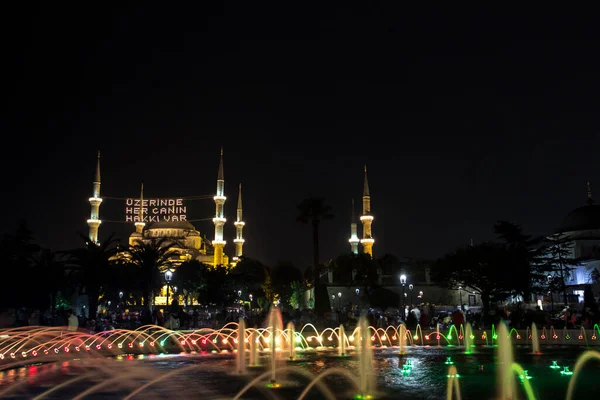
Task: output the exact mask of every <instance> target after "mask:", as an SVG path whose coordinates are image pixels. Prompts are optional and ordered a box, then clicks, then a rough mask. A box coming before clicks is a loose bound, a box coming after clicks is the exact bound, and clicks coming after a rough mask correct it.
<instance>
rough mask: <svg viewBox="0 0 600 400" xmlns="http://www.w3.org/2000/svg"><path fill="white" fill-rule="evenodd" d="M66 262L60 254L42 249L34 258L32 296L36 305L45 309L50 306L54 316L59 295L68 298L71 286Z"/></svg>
mask: <svg viewBox="0 0 600 400" xmlns="http://www.w3.org/2000/svg"><path fill="white" fill-rule="evenodd" d="M65 263H66V260H65V259H64V257H61V256H60V255H59V254H58V253H56V252H53V251H52V250H49V249H40V251H39V252H38V253H37V254H36V255H35V256H34V257H33V264H32V269H33V270H32V274H33V276H36V277H37V279H36V282H35V283H34V285H33V286H34V289H33V290H32V292H31V293H30V296H32V297H34V298H35V299H36V300H34V303H36V305H38V306H43V307H44V308H45V307H46V306H47V305H48V304H49V305H50V309H51V311H52V314H54V310H55V307H56V304H57V295H58V293H61V294H62V295H63V296H64V295H65V294H66V295H67V296H68V294H70V293H68V292H69V288H70V287H72V286H71V285H69V283H70V282H69V281H68V279H69V278H70V277H69V276H68V275H67V271H66V268H65Z"/></svg>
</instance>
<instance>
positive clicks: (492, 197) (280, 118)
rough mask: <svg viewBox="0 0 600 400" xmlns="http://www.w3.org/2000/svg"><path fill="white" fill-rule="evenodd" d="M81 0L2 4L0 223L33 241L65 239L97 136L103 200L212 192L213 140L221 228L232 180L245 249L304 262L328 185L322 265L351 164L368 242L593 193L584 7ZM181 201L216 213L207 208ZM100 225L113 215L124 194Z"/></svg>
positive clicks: (594, 155) (432, 248)
mask: <svg viewBox="0 0 600 400" xmlns="http://www.w3.org/2000/svg"><path fill="white" fill-rule="evenodd" d="M85 3H86V4H87V5H86V6H79V7H73V5H72V4H71V5H69V6H67V5H64V6H63V5H62V4H61V2H42V3H40V4H37V5H36V4H35V3H33V4H31V3H28V4H27V5H23V6H21V8H15V9H12V10H8V9H6V10H5V13H4V18H3V23H2V25H3V28H2V29H3V32H2V40H3V42H4V46H3V64H4V66H5V67H6V66H8V67H9V68H7V69H4V72H3V73H2V79H3V81H4V82H3V85H2V87H3V93H4V95H5V99H6V100H7V106H5V107H3V116H2V120H1V124H2V125H0V129H1V130H2V138H3V145H2V157H1V163H2V170H3V172H4V173H3V174H2V179H3V185H2V187H3V191H2V192H3V193H2V204H1V206H2V208H1V209H2V212H3V214H4V215H3V216H2V218H1V225H0V228H1V230H2V231H7V230H10V229H12V228H13V227H14V225H15V221H16V220H17V218H19V217H24V218H26V219H27V221H28V222H29V224H30V226H31V228H32V229H33V230H34V231H35V234H36V237H37V238H38V239H39V241H40V242H41V243H42V244H43V245H46V246H51V247H52V248H55V249H64V248H69V247H74V246H77V245H79V238H78V237H77V235H76V232H77V231H81V232H87V226H86V224H85V220H86V219H87V218H88V217H89V204H88V202H87V199H88V197H90V196H91V193H92V192H91V191H92V177H93V173H94V165H95V158H96V152H97V150H100V151H101V152H102V193H103V195H104V196H109V197H128V196H137V195H138V193H139V186H140V183H141V182H142V181H143V182H144V186H145V195H146V196H147V197H176V196H196V195H198V196H199V195H208V194H213V193H214V192H215V188H216V174H217V165H218V156H219V149H220V147H221V146H223V147H224V149H225V190H226V195H227V196H228V201H227V203H226V216H227V217H228V219H229V221H230V222H232V221H233V220H234V217H235V200H236V189H237V185H238V183H239V182H242V183H243V185H244V215H245V220H246V228H245V230H244V235H245V237H246V245H245V253H246V254H247V255H248V256H250V257H253V258H258V259H260V260H262V261H263V262H265V263H267V264H273V263H275V262H277V261H278V260H290V261H292V262H294V263H295V264H296V265H298V266H299V267H302V268H304V267H305V266H308V265H309V264H310V262H311V261H310V260H311V252H312V248H311V236H310V228H309V226H305V225H301V224H299V223H297V222H296V221H295V218H296V205H297V204H298V203H299V202H300V201H301V200H302V199H303V198H305V197H307V196H309V195H315V196H323V197H325V198H326V200H327V202H328V203H329V204H331V206H332V207H333V209H334V213H335V215H336V219H335V220H334V221H330V222H327V223H324V224H323V227H322V244H321V248H322V254H321V259H322V260H326V259H328V258H332V257H335V256H336V255H339V254H341V253H343V252H345V251H348V249H349V246H348V237H349V229H350V226H349V223H350V211H351V210H350V203H351V199H352V198H355V199H356V201H357V204H359V202H360V196H361V194H362V181H363V172H362V171H363V165H364V164H367V165H368V169H369V180H370V184H371V194H372V211H373V214H374V216H375V220H374V222H373V234H374V237H375V239H376V242H375V246H374V252H375V255H376V256H381V255H383V254H384V253H392V254H395V255H398V256H419V257H429V258H433V257H437V256H440V255H442V254H443V253H444V252H446V251H448V250H451V249H452V248H454V247H455V246H457V245H460V244H465V243H468V242H469V240H470V239H471V238H473V239H474V241H475V242H479V241H483V240H488V239H492V238H493V233H492V226H493V224H494V222H495V221H496V220H498V219H509V220H514V221H516V222H518V223H520V224H522V225H523V226H524V228H525V230H526V231H527V232H529V233H533V234H542V233H548V232H551V231H553V230H554V229H555V228H557V226H558V225H559V224H560V221H561V220H562V218H563V217H564V216H565V215H566V214H567V213H568V212H569V211H570V210H571V209H573V208H575V207H577V206H580V205H583V204H584V202H585V200H586V189H585V182H586V181H588V180H589V181H591V183H592V189H593V190H594V189H596V190H597V192H598V197H600V176H599V171H600V161H599V158H598V149H599V148H600V146H599V145H600V135H599V134H598V132H599V127H598V117H599V116H600V115H599V114H600V113H599V110H600V109H599V105H600V104H599V103H600V99H599V97H598V93H599V89H600V81H599V77H600V60H599V58H598V54H599V49H600V40H599V39H600V34H599V32H598V29H597V26H598V24H597V21H595V20H594V19H593V17H594V13H592V12H590V10H585V9H583V8H581V9H568V8H565V6H564V4H563V5H562V6H561V7H562V8H560V9H549V8H546V9H541V8H537V9H535V10H527V9H524V8H522V7H521V8H519V9H509V8H497V9H491V8H490V9H483V8H482V9H476V8H472V7H471V8H464V9H459V8H455V7H454V8H447V9H446V8H429V9H427V8H414V7H413V8H409V7H407V6H402V7H398V8H385V7H376V6H371V7H367V6H364V8H360V9H359V8H357V9H352V8H328V7H326V6H323V5H321V6H319V7H316V8H315V7H312V6H309V5H305V4H304V3H293V4H295V6H294V7H291V6H290V8H277V7H273V6H269V7H265V8H260V7H259V6H258V5H257V3H256V2H241V3H240V4H234V3H230V2H227V5H214V4H212V3H213V2H194V3H195V4H196V6H195V7H191V6H190V7H183V6H176V5H171V3H168V2H166V3H165V2H160V3H157V4H161V6H160V7H159V6H150V5H146V6H144V7H139V8H135V7H133V6H127V7H125V6H123V7H121V8H110V7H109V6H107V5H105V4H103V5H102V6H100V5H96V6H95V7H92V4H93V3H89V4H88V3H87V2H85ZM204 3H211V4H212V5H211V6H210V7H209V6H206V5H204ZM219 3H220V2H219ZM284 3H287V2H284ZM73 4H74V3H73ZM144 4H151V2H148V3H146V2H144ZM544 7H547V6H544ZM187 205H188V210H189V212H188V213H189V214H190V215H189V217H190V218H209V217H212V216H213V214H214V203H213V202H212V200H197V201H193V202H188V203H187ZM101 217H102V219H104V220H119V219H123V218H124V215H123V203H122V202H120V201H119V200H110V199H108V200H105V202H104V203H103V205H102V208H101ZM196 225H197V228H198V229H199V230H200V231H201V232H202V233H206V234H207V236H209V237H212V236H213V226H212V222H210V221H208V222H200V223H197V224H196ZM133 229H134V228H133V226H132V225H129V224H124V223H108V222H107V223H105V224H102V226H101V229H100V236H101V238H106V237H107V236H108V234H110V233H111V232H116V233H118V234H119V235H121V236H122V237H126V235H127V234H129V233H130V232H131V231H133ZM233 232H234V228H233V225H232V224H229V225H228V226H227V228H226V236H227V237H226V239H227V240H228V246H227V249H226V251H227V252H228V253H229V254H231V253H232V252H233V243H232V239H233Z"/></svg>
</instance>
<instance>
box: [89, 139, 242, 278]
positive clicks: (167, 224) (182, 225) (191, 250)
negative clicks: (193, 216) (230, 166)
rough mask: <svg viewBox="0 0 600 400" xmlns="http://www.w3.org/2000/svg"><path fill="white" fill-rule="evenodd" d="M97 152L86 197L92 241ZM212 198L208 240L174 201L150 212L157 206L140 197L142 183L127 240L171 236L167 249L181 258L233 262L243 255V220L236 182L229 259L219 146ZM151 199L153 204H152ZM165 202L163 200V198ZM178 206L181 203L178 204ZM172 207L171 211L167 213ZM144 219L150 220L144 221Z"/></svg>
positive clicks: (97, 203) (96, 224)
mask: <svg viewBox="0 0 600 400" xmlns="http://www.w3.org/2000/svg"><path fill="white" fill-rule="evenodd" d="M100 184H101V179H100V153H99V152H98V160H97V163H96V173H95V176H94V182H93V196H92V197H90V199H89V202H90V205H91V215H90V219H88V220H87V224H88V226H89V238H90V240H92V241H93V242H96V243H97V242H98V230H99V227H100V224H101V223H102V221H101V220H100V205H101V204H102V198H101V197H100ZM213 199H214V202H215V216H214V218H213V223H214V227H215V230H214V239H212V240H210V239H208V238H207V237H206V236H202V235H200V232H199V231H198V230H197V229H196V228H195V227H194V225H192V223H191V222H189V221H187V220H186V217H185V215H177V212H176V211H174V210H175V207H176V206H175V205H171V204H170V203H167V204H165V205H166V207H162V208H160V211H161V214H162V211H163V210H164V211H165V215H164V216H163V215H158V216H157V215H151V214H152V210H153V211H155V213H156V214H157V211H158V209H157V208H156V207H154V208H153V206H154V205H156V204H157V203H158V202H159V201H160V202H162V201H163V200H156V199H152V200H149V199H144V185H143V184H142V187H141V191H140V198H139V199H135V205H137V207H135V208H132V211H134V214H135V215H134V216H132V218H131V221H132V222H134V224H133V225H134V226H135V231H134V232H133V233H131V235H130V236H129V244H130V245H133V244H135V243H137V242H138V241H142V242H145V243H148V242H151V241H153V240H160V239H162V238H167V239H172V240H173V242H172V243H171V246H172V247H171V249H172V250H174V251H175V252H176V253H177V254H178V256H179V259H180V260H181V262H183V261H189V260H198V261H200V262H202V263H204V264H208V265H211V266H213V267H214V266H218V265H225V266H229V265H232V266H233V265H235V264H236V263H237V261H238V260H239V258H240V257H241V256H242V255H243V246H244V241H245V240H244V237H243V229H244V225H245V223H244V221H243V220H242V185H241V184H240V185H239V189H238V199H237V210H236V214H237V215H236V220H235V222H234V223H233V224H234V225H235V228H236V237H235V239H233V242H234V244H235V254H234V256H233V257H232V258H231V260H230V259H229V256H227V255H226V254H225V251H224V249H225V244H226V243H227V242H226V240H225V238H224V237H223V227H224V225H225V223H226V222H227V219H226V218H225V213H224V205H225V201H226V200H227V197H226V196H225V174H224V169H223V149H221V156H220V159H219V169H218V173H217V191H216V194H215V196H214V197H213ZM153 202H154V204H153ZM165 203H166V201H165ZM180 208H181V207H180ZM171 211H173V213H171ZM128 220H129V218H128ZM147 222H150V223H148V224H147Z"/></svg>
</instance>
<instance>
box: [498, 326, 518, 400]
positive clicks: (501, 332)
mask: <svg viewBox="0 0 600 400" xmlns="http://www.w3.org/2000/svg"><path fill="white" fill-rule="evenodd" d="M497 353H498V364H499V365H498V380H497V382H498V390H499V391H500V393H499V398H500V399H502V400H506V399H511V398H514V396H515V395H516V387H515V379H514V375H513V372H512V365H513V348H512V342H511V340H510V336H509V334H508V328H507V327H506V325H505V324H504V322H500V325H499V327H498V349H497Z"/></svg>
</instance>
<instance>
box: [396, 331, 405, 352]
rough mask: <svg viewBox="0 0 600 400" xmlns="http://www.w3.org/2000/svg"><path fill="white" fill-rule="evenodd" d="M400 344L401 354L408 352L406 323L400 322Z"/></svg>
mask: <svg viewBox="0 0 600 400" xmlns="http://www.w3.org/2000/svg"><path fill="white" fill-rule="evenodd" d="M398 346H400V354H406V325H404V324H400V331H399V333H398Z"/></svg>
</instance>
